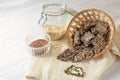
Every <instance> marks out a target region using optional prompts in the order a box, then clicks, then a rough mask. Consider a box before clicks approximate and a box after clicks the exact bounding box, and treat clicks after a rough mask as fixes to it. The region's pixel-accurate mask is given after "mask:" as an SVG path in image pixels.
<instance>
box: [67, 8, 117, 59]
mask: <svg viewBox="0 0 120 80" xmlns="http://www.w3.org/2000/svg"><path fill="white" fill-rule="evenodd" d="M96 20H101V21H104V22H108V23H109V25H110V30H111V32H110V34H109V35H110V37H109V42H108V45H106V46H105V48H104V49H103V50H102V51H101V52H100V53H97V54H96V55H95V56H94V58H95V57H97V56H99V55H101V54H103V53H105V52H106V50H108V49H109V48H110V46H111V42H112V40H113V36H114V32H115V24H114V22H113V20H112V19H111V17H110V16H109V15H108V14H107V13H105V12H104V11H102V10H100V9H94V8H92V9H86V10H83V11H81V12H79V13H78V14H77V15H75V16H74V17H73V19H72V20H71V22H70V23H69V25H68V29H67V39H68V44H69V47H70V49H74V48H73V42H72V38H71V37H72V35H73V33H74V31H75V30H76V27H80V25H81V24H83V23H84V22H86V21H96Z"/></svg>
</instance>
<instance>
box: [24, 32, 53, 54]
mask: <svg viewBox="0 0 120 80" xmlns="http://www.w3.org/2000/svg"><path fill="white" fill-rule="evenodd" d="M38 39H44V40H47V41H48V43H47V44H46V45H44V46H42V47H38V48H34V47H31V46H30V44H31V43H32V42H33V41H35V40H38ZM25 42H26V44H27V49H28V51H29V52H30V54H32V55H33V56H43V55H46V54H47V53H48V51H49V50H50V42H51V38H50V36H49V35H48V34H46V33H37V34H31V35H29V36H28V37H27V38H26V40H25Z"/></svg>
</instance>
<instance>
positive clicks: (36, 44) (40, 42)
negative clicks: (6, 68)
mask: <svg viewBox="0 0 120 80" xmlns="http://www.w3.org/2000/svg"><path fill="white" fill-rule="evenodd" d="M47 43H48V41H47V40H44V39H37V40H35V41H33V42H31V44H30V46H31V47H34V48H38V47H43V46H44V45H46V44H47Z"/></svg>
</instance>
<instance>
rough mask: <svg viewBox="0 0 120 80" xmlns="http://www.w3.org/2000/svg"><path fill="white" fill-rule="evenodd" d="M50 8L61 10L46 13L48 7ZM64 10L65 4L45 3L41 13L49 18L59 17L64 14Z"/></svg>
mask: <svg viewBox="0 0 120 80" xmlns="http://www.w3.org/2000/svg"><path fill="white" fill-rule="evenodd" d="M51 6H57V7H59V8H62V10H58V11H48V10H45V9H47V8H48V7H51ZM66 9H67V4H64V3H61V4H59V3H45V4H44V5H43V12H44V13H45V14H46V15H50V16H59V15H63V14H64V13H66Z"/></svg>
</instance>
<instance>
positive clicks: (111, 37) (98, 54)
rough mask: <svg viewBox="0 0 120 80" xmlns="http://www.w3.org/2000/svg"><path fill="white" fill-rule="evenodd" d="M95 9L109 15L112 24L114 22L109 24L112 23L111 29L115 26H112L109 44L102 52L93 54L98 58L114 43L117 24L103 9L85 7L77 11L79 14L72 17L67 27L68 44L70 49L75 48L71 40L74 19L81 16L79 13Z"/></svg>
mask: <svg viewBox="0 0 120 80" xmlns="http://www.w3.org/2000/svg"><path fill="white" fill-rule="evenodd" d="M93 10H94V11H98V12H99V13H103V14H104V15H105V16H107V17H108V19H109V20H110V22H111V24H112V25H110V24H109V25H110V29H111V27H113V28H112V29H113V30H112V31H111V32H110V34H111V35H110V40H109V42H108V45H106V46H105V48H104V49H103V50H102V51H101V52H99V53H97V54H95V55H94V56H93V58H96V57H98V56H100V55H102V54H104V53H105V52H106V51H107V50H108V49H110V47H111V44H112V41H113V37H114V33H115V24H114V21H113V20H112V18H111V17H110V16H109V15H108V14H107V13H106V12H104V11H103V10H101V9H98V8H90V9H84V10H82V11H80V12H79V13H77V14H76V15H75V16H74V17H73V18H72V19H71V21H70V23H69V25H68V28H67V41H68V44H69V48H70V49H74V48H73V43H72V42H71V41H70V40H71V38H70V36H69V27H70V25H71V23H72V21H74V19H75V18H76V17H77V16H79V15H80V14H82V13H83V12H87V11H93Z"/></svg>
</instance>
